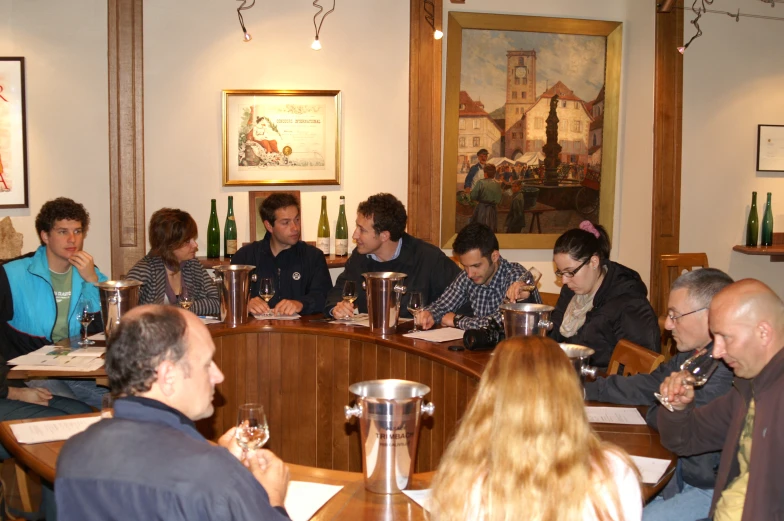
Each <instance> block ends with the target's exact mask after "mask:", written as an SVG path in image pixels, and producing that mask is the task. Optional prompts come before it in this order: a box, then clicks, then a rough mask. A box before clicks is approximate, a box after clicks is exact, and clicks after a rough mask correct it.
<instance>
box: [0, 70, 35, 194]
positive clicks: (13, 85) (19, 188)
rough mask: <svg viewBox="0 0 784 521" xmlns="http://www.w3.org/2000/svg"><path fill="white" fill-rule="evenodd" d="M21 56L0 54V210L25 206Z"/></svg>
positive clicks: (25, 154)
mask: <svg viewBox="0 0 784 521" xmlns="http://www.w3.org/2000/svg"><path fill="white" fill-rule="evenodd" d="M26 125H27V124H26V120H25V85H24V58H21V57H11V58H4V57H0V209H2V208H27V207H28V206H29V204H28V200H27V126H26Z"/></svg>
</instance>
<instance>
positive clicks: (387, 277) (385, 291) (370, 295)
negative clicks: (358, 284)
mask: <svg viewBox="0 0 784 521" xmlns="http://www.w3.org/2000/svg"><path fill="white" fill-rule="evenodd" d="M362 276H363V277H365V280H364V281H362V287H363V288H364V289H365V291H367V306H368V323H369V324H370V331H371V332H373V333H381V334H382V335H388V334H391V333H394V332H395V328H397V319H398V317H399V316H400V298H401V296H402V295H403V293H405V292H406V287H405V286H403V285H402V284H400V282H401V281H402V280H403V279H404V278H405V277H407V275H406V274H405V273H395V272H392V271H375V272H369V273H363V274H362Z"/></svg>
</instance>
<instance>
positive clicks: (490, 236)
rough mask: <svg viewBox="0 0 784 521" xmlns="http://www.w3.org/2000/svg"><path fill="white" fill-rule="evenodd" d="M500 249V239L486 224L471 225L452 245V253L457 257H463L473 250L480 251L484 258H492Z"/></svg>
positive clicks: (459, 233) (461, 231)
mask: <svg viewBox="0 0 784 521" xmlns="http://www.w3.org/2000/svg"><path fill="white" fill-rule="evenodd" d="M497 249H498V238H497V237H496V236H495V233H493V230H492V229H491V228H490V227H489V226H488V225H486V224H482V223H470V224H468V225H467V226H466V227H465V228H463V229H462V230H460V231H459V232H458V233H457V237H455V242H454V244H452V251H454V252H455V254H457V255H463V254H465V253H468V252H469V251H471V250H479V251H480V252H481V253H482V257H487V258H488V259H489V258H490V255H491V254H492V253H493V252H494V251H496V250H497Z"/></svg>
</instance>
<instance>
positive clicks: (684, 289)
mask: <svg viewBox="0 0 784 521" xmlns="http://www.w3.org/2000/svg"><path fill="white" fill-rule="evenodd" d="M730 284H732V279H731V278H730V276H729V275H727V274H726V273H724V272H723V271H720V270H717V269H715V268H704V269H700V270H694V271H690V272H687V273H685V274H683V275H681V276H680V277H678V278H677V279H676V280H675V282H674V283H673V284H672V288H671V289H670V297H669V300H668V302H667V321H666V322H665V327H666V328H667V329H668V330H670V331H672V337H673V339H675V343H676V345H677V348H678V354H677V355H675V356H674V357H672V358H671V359H670V360H669V361H667V362H666V363H664V364H662V365H660V366H659V367H657V368H656V369H655V370H654V371H653V372H652V373H651V374H636V375H634V376H627V377H624V376H621V375H611V376H608V377H607V378H598V379H597V380H596V381H595V382H589V383H586V384H585V398H586V399H587V400H598V401H600V402H608V403H618V404H624V405H648V406H650V408H649V409H648V414H647V418H646V419H647V421H648V423H649V424H650V425H651V426H652V427H654V428H658V426H657V421H656V417H657V416H656V412H657V410H658V408H659V402H658V401H657V400H656V398H655V397H654V396H653V393H655V392H657V391H659V386H660V385H661V383H662V382H663V381H664V380H665V378H667V377H668V376H670V374H671V373H672V372H674V371H679V370H680V366H681V364H682V363H683V362H684V361H685V360H686V359H688V358H689V357H691V356H692V355H693V354H694V353H695V352H696V351H697V350H699V349H703V348H705V349H709V350H710V349H712V348H713V340H712V339H711V334H710V329H709V328H708V308H709V307H710V303H711V301H712V300H713V297H714V296H715V295H716V294H717V293H718V292H719V291H721V290H722V289H724V288H725V287H726V286H729V285H730ZM731 386H732V371H730V370H729V369H728V368H727V366H726V365H725V364H724V363H723V362H722V363H720V364H719V367H718V368H717V369H716V371H715V372H714V373H713V376H711V377H710V379H709V380H708V383H706V384H705V385H704V386H703V387H700V388H698V389H696V392H695V396H696V402H697V404H698V405H705V404H706V403H708V402H710V401H712V400H714V399H715V398H718V397H719V396H722V395H724V394H726V393H727V391H729V390H730V387H731ZM720 457H721V453H720V452H709V453H707V454H700V455H697V456H689V457H684V458H680V460H678V466H677V468H676V475H675V476H674V477H673V478H672V479H671V480H670V482H669V483H668V484H667V486H666V487H665V488H664V489H663V490H662V492H661V493H660V494H659V495H658V496H656V498H655V499H654V500H653V501H651V502H650V503H649V504H648V505H647V506H646V507H645V509H644V510H643V520H644V521H659V520H669V519H701V518H704V517H707V516H708V511H709V510H710V505H711V497H712V496H713V486H714V484H715V482H716V471H717V470H718V467H719V460H720Z"/></svg>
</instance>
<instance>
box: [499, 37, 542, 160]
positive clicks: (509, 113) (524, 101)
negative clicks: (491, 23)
mask: <svg viewBox="0 0 784 521" xmlns="http://www.w3.org/2000/svg"><path fill="white" fill-rule="evenodd" d="M534 103H536V51H535V50H530V51H523V50H511V51H507V52H506V105H505V111H504V112H505V114H504V116H505V117H504V119H505V120H506V123H505V124H504V126H505V127H506V128H505V129H504V130H505V132H504V134H505V138H506V139H505V140H504V141H505V147H504V148H505V150H504V155H506V156H507V157H509V158H512V155H519V153H517V152H522V153H525V152H527V151H526V150H525V145H524V144H525V140H524V139H525V137H524V136H523V133H524V129H523V122H522V121H521V118H522V117H523V115H524V114H525V111H527V110H528V109H530V108H531V107H533V106H534Z"/></svg>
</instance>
